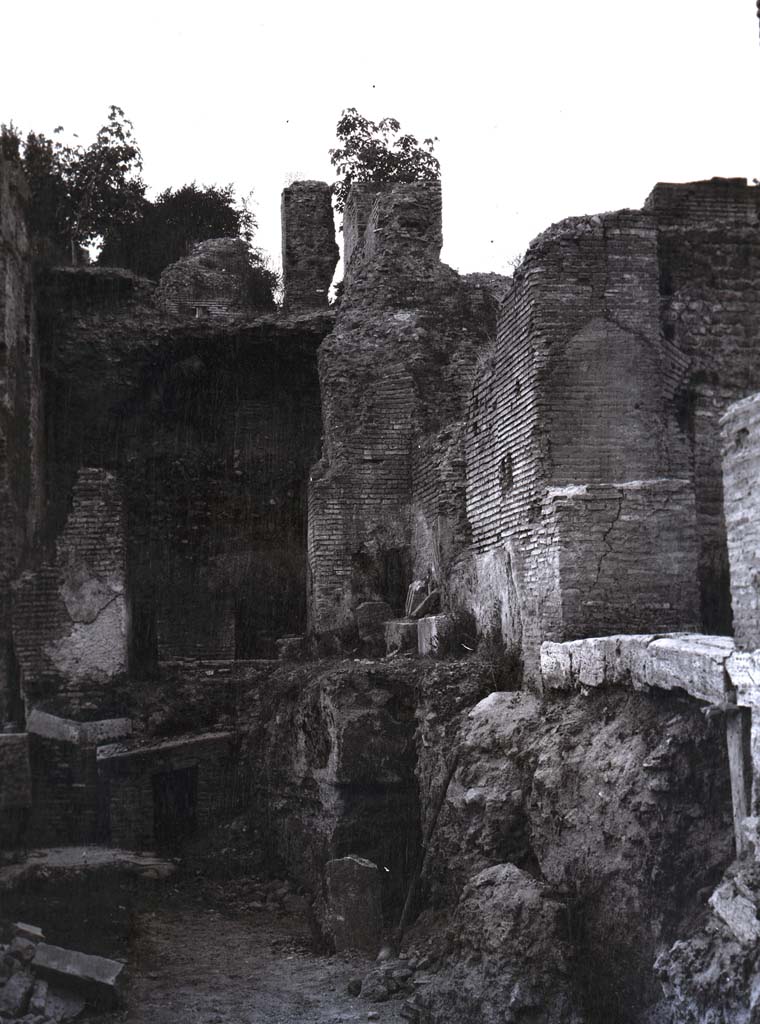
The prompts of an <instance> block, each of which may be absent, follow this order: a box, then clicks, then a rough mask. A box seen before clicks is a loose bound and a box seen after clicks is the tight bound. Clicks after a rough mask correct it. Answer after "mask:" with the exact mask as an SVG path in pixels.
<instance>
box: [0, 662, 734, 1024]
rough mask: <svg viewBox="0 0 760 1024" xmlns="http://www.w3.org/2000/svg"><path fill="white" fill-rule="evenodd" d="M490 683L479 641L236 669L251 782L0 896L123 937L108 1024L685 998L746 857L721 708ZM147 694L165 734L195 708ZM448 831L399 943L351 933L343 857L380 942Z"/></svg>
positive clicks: (608, 1010) (114, 949)
mask: <svg viewBox="0 0 760 1024" xmlns="http://www.w3.org/2000/svg"><path fill="white" fill-rule="evenodd" d="M259 684H260V680H259ZM492 688H493V674H492V673H490V672H487V671H484V667H483V665H482V664H480V663H478V661H477V660H470V661H458V662H457V661H454V662H439V663H435V662H420V661H416V660H415V661H413V660H407V659H404V658H397V659H386V660H383V661H377V662H372V661H367V660H364V661H342V662H340V661H338V662H329V663H307V664H301V665H291V666H287V665H286V666H282V665H281V666H279V667H277V668H273V670H272V671H271V673H270V675H269V678H268V684H267V686H266V687H262V686H261V685H252V686H248V687H246V686H245V685H242V684H241V683H240V681H239V680H238V682H237V684H236V685H235V687H231V689H234V692H235V699H234V702H233V703H234V706H233V707H230V705H229V704H227V705H226V706H225V710H226V714H225V715H224V716H223V717H222V719H221V721H222V723H225V724H229V722H230V717H231V718H232V719H233V721H234V728H235V731H236V734H237V737H238V739H237V745H236V747H235V750H236V754H235V757H236V759H237V760H236V768H237V774H236V776H235V779H234V786H235V787H236V790H237V792H238V793H239V794H240V795H241V802H240V803H239V804H238V805H230V807H231V809H230V811H229V813H227V814H226V816H224V815H222V816H220V817H218V818H217V820H216V822H215V823H214V825H213V826H212V827H202V828H199V829H196V833H195V835H193V836H189V837H187V838H186V840H185V841H184V842H183V843H182V844H175V845H174V849H173V851H172V852H174V853H176V854H177V855H178V856H179V857H180V862H181V865H180V869H179V873H178V874H177V875H176V876H175V877H174V878H172V879H170V880H169V881H165V882H151V883H146V882H145V881H142V882H136V881H134V880H129V879H125V878H123V877H118V876H115V875H109V874H105V875H100V876H98V877H97V879H96V880H93V878H91V877H84V876H82V875H75V876H74V877H73V878H71V877H69V878H67V879H66V880H65V881H61V880H56V879H55V878H53V876H52V875H51V877H50V878H48V879H46V878H45V875H44V872H43V874H42V875H39V874H38V875H37V877H36V879H35V880H34V881H33V882H30V883H28V884H26V885H25V886H20V887H19V886H17V887H16V888H15V889H13V890H11V891H10V892H5V893H4V894H3V907H2V917H3V919H5V920H6V921H10V920H14V919H18V918H19V917H20V918H21V919H26V920H32V921H34V923H36V924H39V925H40V926H42V927H43V929H44V930H45V931H46V935H47V936H48V938H49V940H50V941H53V942H58V943H60V944H61V945H65V946H68V947H70V948H78V949H82V950H83V951H85V952H93V953H99V954H100V955H107V956H115V957H117V958H123V959H126V960H127V961H128V962H129V965H130V977H131V981H130V986H129V989H128V996H127V1003H126V1007H125V1008H124V1009H123V1010H122V1011H119V1012H118V1013H116V1014H114V1015H112V1017H111V1018H110V1019H113V1020H114V1021H116V1020H119V1021H127V1020H128V1021H130V1022H135V1024H139V1022H141V1021H146V1022H147V1021H161V1022H166V1024H174V1022H175V1021H176V1022H177V1024H179V1021H188V1020H189V1021H204V1022H208V1024H212V1022H221V1021H225V1022H226V1021H235V1022H237V1021H240V1022H248V1021H250V1022H254V1021H256V1022H259V1021H260V1022H266V1021H272V1022H281V1024H285V1022H291V1021H292V1022H295V1021H313V1022H315V1024H316V1022H328V1021H329V1022H337V1021H352V1020H366V1019H378V1020H381V1021H389V1022H390V1021H400V1020H409V1021H418V1022H421V1024H448V1022H451V1024H453V1022H455V1021H472V1022H473V1024H481V1022H482V1024H491V1022H496V1021H515V1022H518V1021H520V1022H522V1021H525V1022H527V1021H533V1022H538V1021H541V1022H547V1024H548V1022H551V1024H554V1022H569V1024H570V1022H573V1024H575V1022H578V1024H580V1022H587V1024H597V1022H598V1024H601V1022H602V1021H604V1022H609V1021H616V1022H620V1024H641V1022H647V1024H648V1022H650V1021H654V1020H658V1021H668V1020H674V1021H676V1020H680V1019H684V1020H687V1019H689V1018H687V1017H684V1018H679V1017H678V1016H675V1017H670V1016H668V1012H669V1011H668V1007H667V1006H666V1005H665V1004H664V1003H663V996H662V987H661V984H660V981H661V976H660V975H659V974H658V972H657V970H656V969H655V966H654V965H655V961H656V959H657V957H658V955H661V954H663V953H664V952H665V951H667V950H668V949H669V948H670V947H671V946H672V945H673V943H674V942H675V941H676V940H677V939H678V938H679V937H680V936H682V935H685V934H688V933H690V932H691V931H693V930H694V929H695V928H696V927H698V926H699V922H700V918H701V917H702V918H703V917H704V916H705V912H706V900H707V898H708V896H709V895H710V893H711V892H712V891H713V889H714V887H715V885H716V883H717V882H718V881H719V879H720V876H721V874H722V872H723V871H724V869H725V867H726V865H727V864H728V863H729V862H730V861H731V859H732V857H733V834H732V820H731V798H730V789H729V777H728V766H727V761H726V756H725V742H724V738H723V735H722V731H721V724H720V723H719V722H718V723H716V722H715V721H714V720H713V719H711V718H710V719H708V718H706V717H705V716H704V715H702V714H701V713H700V709H699V706H698V704H697V702H696V701H693V700H691V699H689V698H687V697H685V696H682V695H679V694H667V693H660V694H651V695H642V694H636V693H631V692H626V691H623V690H607V691H603V692H598V693H592V694H590V695H588V696H583V695H580V694H575V695H571V696H567V695H563V696H561V697H557V698H555V699H552V700H548V699H540V698H538V697H537V696H535V695H533V694H531V693H528V692H524V691H523V692H520V691H511V692H509V691H496V692H489V691H491V690H492ZM176 699H177V701H178V702H181V701H182V699H183V698H182V695H181V694H178V695H177V698H176ZM150 707H151V709H152V710H151V714H152V719H151V720H152V722H153V727H154V728H155V729H156V730H157V732H159V733H160V732H162V731H163V732H171V730H172V728H173V727H175V725H176V718H175V717H174V716H175V711H176V709H173V708H172V707H171V706H169V705H164V706H163V707H162V713H163V717H161V716H160V715H158V714H157V711H156V707H155V705H154V704H152V705H150ZM218 710H219V709H218V705H217V706H216V707H215V706H214V705H213V704H210V705H209V706H207V707H206V708H205V715H206V720H204V721H203V722H201V723H197V724H198V725H199V727H200V728H208V727H211V726H213V724H214V721H215V720H216V724H217V727H218V725H219V724H220V723H219V720H217V719H215V716H216V715H218ZM455 757H456V765H455V770H454V771H453V773H452V772H451V767H452V760H453V759H454V758H455ZM449 775H450V776H451V777H450V779H449V778H448V776H449ZM447 782H448V784H447ZM444 787H445V795H444V798H443V800H442V801H441V800H440V797H441V796H442V790H443V788H444ZM112 795H113V794H112ZM221 803H223V801H221V802H220V804H221ZM438 804H440V814H439V815H438V817H437V820H436V821H435V823H434V827H432V828H431V825H433V823H432V818H433V816H434V815H435V810H436V807H437V805H438ZM196 824H197V823H196ZM428 833H430V842H429V849H428V850H427V856H426V858H425V863H424V868H423V871H422V878H421V882H420V885H419V888H418V890H417V894H416V897H415V899H414V900H413V908H412V909H413V912H412V914H411V916H410V921H411V922H412V924H411V927H410V928H409V930H408V931H407V933H406V935H405V937H404V939H403V942H402V944H401V946H400V948H396V949H394V950H393V952H394V954H400V957H399V956H394V957H393V958H391V959H390V960H389V961H387V962H384V963H380V964H377V963H374V962H373V961H372V958H371V957H367V956H365V957H364V958H363V959H362V958H360V957H357V956H355V955H352V954H350V953H349V952H347V951H341V950H339V951H338V952H335V951H334V950H333V948H332V945H333V939H334V935H331V932H330V923H329V922H330V907H329V894H328V893H327V891H326V889H325V886H324V878H325V865H326V862H327V861H328V860H330V859H332V858H341V857H345V856H348V855H351V854H353V855H356V856H358V857H362V858H366V859H368V860H371V861H373V862H374V863H375V864H377V865H378V867H379V868H380V872H381V876H382V878H383V914H384V932H383V933H378V934H377V936H376V945H377V948H378V949H379V948H380V946H381V945H382V944H383V943H384V942H385V941H387V940H389V939H391V940H392V939H393V938H394V929H395V927H396V925H397V924H398V921H399V917H400V914H401V907H402V905H403V901H404V897H405V896H406V894H407V892H408V888H409V884H410V881H411V879H412V877H413V873H414V869H415V867H416V866H418V865H419V862H420V854H421V848H420V846H421V836H423V835H428ZM394 972H395V974H394ZM349 983H352V984H351V987H350V988H349ZM360 983H361V991H360V993H359V994H358V995H355V994H351V993H354V992H356V990H357V988H359V985H360ZM370 1014H377V1016H375V1017H372V1016H369V1017H368V1015H370ZM101 1019H102V1018H101Z"/></svg>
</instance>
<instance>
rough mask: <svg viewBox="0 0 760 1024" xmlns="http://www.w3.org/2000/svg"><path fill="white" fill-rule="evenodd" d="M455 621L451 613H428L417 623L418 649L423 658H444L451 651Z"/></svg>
mask: <svg viewBox="0 0 760 1024" xmlns="http://www.w3.org/2000/svg"><path fill="white" fill-rule="evenodd" d="M452 632H453V623H452V621H451V617H450V616H449V615H428V616H426V617H425V618H423V619H419V620H418V623H417V651H418V653H419V654H420V656H421V657H423V658H443V657H445V655H447V654H448V653H449V650H450V648H451V642H452Z"/></svg>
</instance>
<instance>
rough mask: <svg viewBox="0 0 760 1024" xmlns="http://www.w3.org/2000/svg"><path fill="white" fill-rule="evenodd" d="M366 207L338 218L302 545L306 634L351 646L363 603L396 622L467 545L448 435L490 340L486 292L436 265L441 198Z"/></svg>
mask: <svg viewBox="0 0 760 1024" xmlns="http://www.w3.org/2000/svg"><path fill="white" fill-rule="evenodd" d="M370 198H371V195H370V194H365V193H364V192H362V194H361V195H360V196H359V197H358V199H357V197H351V198H350V199H349V202H348V204H347V207H346V221H345V226H344V230H345V232H346V233H347V239H348V240H349V241H350V245H348V257H349V262H348V264H347V268H346V287H345V294H344V296H343V299H342V301H341V305H340V308H339V311H338V318H337V321H336V326H335V330H334V332H333V333H332V334H331V335H329V336H328V337H327V338H326V339H325V341H324V342H323V343H322V346H321V348H320V353H319V372H320V384H321V392H322V403H323V428H324V440H323V451H322V459H321V461H320V462H319V463H318V464H317V465H316V466H315V467H314V468H313V470H312V473H311V483H310V491H309V537H308V544H309V571H310V589H311V593H310V597H311V609H310V610H311V627H312V628H313V629H314V630H315V631H316V632H317V633H322V634H323V633H329V632H336V633H339V634H343V635H350V634H351V632H352V630H353V628H354V611H355V609H356V607H357V606H358V605H359V604H360V603H361V602H362V601H365V600H384V601H386V602H388V604H389V605H390V606H391V608H392V609H393V610H394V611H395V612H396V613H397V614H401V613H402V611H403V606H404V598H405V595H406V587H407V585H408V583H409V582H410V580H411V579H412V577H413V576H417V577H421V578H425V577H428V578H436V577H437V578H440V577H441V576H442V575H443V569H442V566H444V565H445V564H447V563H448V562H449V561H450V560H451V559H452V558H453V557H454V554H455V552H456V550H457V549H458V548H461V547H462V546H463V545H464V544H465V543H466V539H467V537H466V526H465V523H464V517H463V515H462V514H461V513H462V506H461V504H460V503H458V502H457V500H456V494H457V493H458V490H457V489H458V488H459V489H460V490H461V488H462V486H463V481H464V461H463V458H462V454H461V435H460V431H459V426H458V424H459V422H460V421H461V419H462V415H463V411H464V396H465V394H466V390H467V386H468V382H469V380H470V378H471V375H472V372H473V369H474V365H475V359H476V353H477V351H478V349H479V348H482V347H484V346H485V344H486V343H487V340H488V338H489V332H490V331H492V330H493V326H494V313H495V301H494V300H493V298H492V297H491V295H490V293H489V292H488V290H487V289H486V288H483V287H480V286H479V285H478V284H471V283H468V282H467V281H465V280H463V279H461V278H459V277H458V276H457V275H456V274H455V273H454V272H453V271H451V270H450V269H449V268H448V267H445V266H443V265H442V264H441V263H440V261H439V252H440V248H441V240H442V239H441V207H440V202H441V200H440V186H438V185H437V184H414V185H400V186H394V187H392V188H388V189H386V190H383V191H380V192H379V193H378V194H377V196H375V197H374V202H373V205H372V208H371V212H370V213H369V215H367V206H368V204H369V199H370ZM359 200H361V202H359ZM365 217H366V229H365V230H364V233H363V234H361V230H360V229H361V224H362V223H364V219H365Z"/></svg>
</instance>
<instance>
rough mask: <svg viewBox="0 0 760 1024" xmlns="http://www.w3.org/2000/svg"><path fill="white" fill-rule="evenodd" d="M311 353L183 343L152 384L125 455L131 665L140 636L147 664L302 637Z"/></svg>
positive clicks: (260, 650) (224, 654)
mask: <svg viewBox="0 0 760 1024" xmlns="http://www.w3.org/2000/svg"><path fill="white" fill-rule="evenodd" d="M317 340H318V339H317ZM315 344H316V343H315V341H314V340H313V339H312V338H310V337H309V336H308V335H306V336H304V335H303V334H302V335H296V336H295V337H292V338H288V339H287V340H286V341H285V342H284V343H282V342H281V343H279V344H278V343H277V340H276V339H275V338H271V339H270V344H264V343H262V342H261V341H260V340H258V339H250V340H244V339H235V340H234V341H229V340H228V341H227V342H226V343H225V342H222V341H219V340H216V339H215V340H213V341H208V340H207V341H204V342H201V343H198V342H196V343H192V342H188V343H185V345H184V346H178V349H179V351H177V352H176V353H175V355H174V358H173V359H171V360H169V361H168V365H167V364H166V363H164V364H163V365H158V366H156V367H155V372H153V373H152V374H151V376H150V385H149V386H150V393H147V394H146V395H145V396H144V398H143V399H142V402H141V404H142V408H143V410H145V412H143V414H142V415H141V418H140V420H139V421H138V422H137V423H136V429H135V433H134V435H133V437H132V438H131V439H130V441H129V454H128V456H127V460H128V470H127V474H128V475H127V479H128V481H129V493H130V500H129V503H128V519H129V564H130V578H131V580H132V582H133V587H134V598H133V606H134V609H135V613H134V620H135V627H136V631H137V632H138V633H139V634H140V636H141V637H142V638H143V639H142V640H141V641H140V643H141V648H142V655H144V657H143V658H141V657H138V658H136V662H140V660H145V658H147V659H148V660H150V658H149V654H150V651H149V650H148V648H149V647H150V645H151V636H152V638H153V640H152V643H153V644H154V645H155V646H154V651H153V654H154V657H156V658H157V659H158V660H159V661H164V660H172V659H175V658H183V657H184V658H190V657H200V658H205V659H212V660H216V659H225V658H235V657H239V658H250V657H267V656H271V655H274V653H275V650H274V642H275V639H276V638H278V637H281V636H283V635H286V634H288V633H303V632H304V631H305V627H306V585H305V579H306V558H305V550H304V548H305V537H304V533H305V529H304V524H305V518H306V494H305V491H306V479H307V474H308V467H309V465H310V464H311V462H312V461H313V459H314V458H315V457H316V455H317V453H318V446H319V431H320V403H319V390H318V382H317V374H316V357H315V353H314V348H315ZM143 403H144V404H143ZM137 616H140V623H139V624H138V622H137V618H136V617H137ZM135 670H136V671H139V670H140V669H139V665H138V664H136V665H135Z"/></svg>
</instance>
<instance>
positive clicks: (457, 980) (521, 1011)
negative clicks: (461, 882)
mask: <svg viewBox="0 0 760 1024" xmlns="http://www.w3.org/2000/svg"><path fill="white" fill-rule="evenodd" d="M564 917H565V908H564V907H563V905H562V904H561V903H560V902H559V901H558V900H556V899H554V898H553V897H552V895H551V892H550V890H549V889H548V888H547V887H546V886H544V885H542V884H541V883H539V882H537V881H536V880H535V879H534V878H532V877H531V876H530V875H528V874H526V873H525V872H524V871H521V870H520V869H519V868H516V867H515V866H514V864H496V865H494V866H493V867H490V868H486V869H485V870H483V871H481V872H480V873H479V874H477V875H475V877H474V878H472V879H471V880H470V881H469V882H468V883H467V885H466V886H465V888H464V890H463V893H462V899H461V901H460V903H459V906H458V907H457V910H456V914H455V917H454V920H453V922H452V925H451V933H452V939H453V942H454V943H455V944H456V948H457V953H456V954H452V955H451V956H450V958H449V959H448V960H447V961H446V964H445V969H444V970H441V971H439V972H438V974H436V975H435V976H434V977H433V978H432V979H431V981H430V984H428V985H425V986H424V987H423V988H421V989H420V992H419V996H418V998H419V999H420V1002H421V1004H422V1006H423V1007H424V1008H425V1010H426V1011H427V1012H428V1013H430V1014H432V1019H434V1020H436V1021H440V1022H442V1024H447V1022H452V1024H453V1022H454V1021H457V1022H459V1021H473V1022H474V1021H477V1022H478V1024H497V1022H498V1024H516V1022H526V1021H530V1020H541V1021H542V1022H546V1024H581V1021H583V1020H585V1017H584V1015H583V1013H582V1010H581V1008H580V1007H579V1006H578V1002H577V999H576V996H575V994H574V993H573V990H572V981H571V974H572V972H571V968H570V964H571V957H570V949H569V948H568V946H567V943H566V941H565V939H564Z"/></svg>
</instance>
